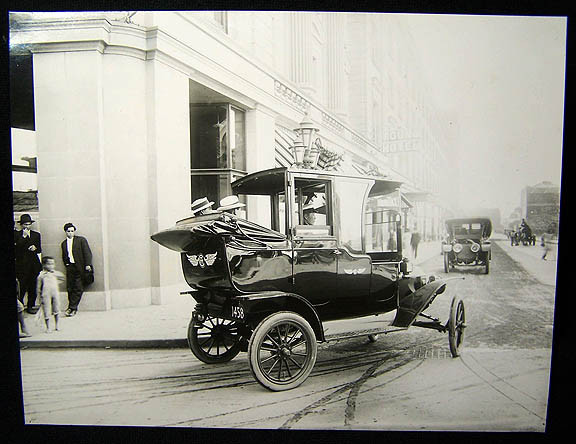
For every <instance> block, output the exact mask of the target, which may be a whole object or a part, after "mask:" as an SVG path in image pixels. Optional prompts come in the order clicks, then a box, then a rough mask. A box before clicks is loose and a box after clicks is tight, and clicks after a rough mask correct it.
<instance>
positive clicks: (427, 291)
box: [392, 279, 446, 327]
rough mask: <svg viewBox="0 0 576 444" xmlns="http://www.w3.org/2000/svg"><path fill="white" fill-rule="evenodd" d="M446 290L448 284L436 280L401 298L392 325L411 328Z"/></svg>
mask: <svg viewBox="0 0 576 444" xmlns="http://www.w3.org/2000/svg"><path fill="white" fill-rule="evenodd" d="M444 290H446V282H444V281H442V280H440V279H436V280H435V281H433V282H430V283H428V284H426V285H424V286H422V287H420V288H419V289H418V290H416V291H414V292H412V293H409V294H407V295H404V296H401V298H400V302H399V307H398V310H397V311H396V317H395V318H394V322H392V325H393V326H394V327H410V325H412V323H413V322H414V321H415V320H416V317H417V316H418V315H419V314H420V313H422V310H424V309H425V308H426V307H427V306H428V305H429V304H430V303H432V301H433V300H434V298H435V297H436V295H438V294H441V293H443V292H444Z"/></svg>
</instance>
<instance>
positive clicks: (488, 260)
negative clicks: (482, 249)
mask: <svg viewBox="0 0 576 444" xmlns="http://www.w3.org/2000/svg"><path fill="white" fill-rule="evenodd" d="M484 261H485V262H486V264H485V265H484V274H488V273H490V253H486V257H485V258H484Z"/></svg>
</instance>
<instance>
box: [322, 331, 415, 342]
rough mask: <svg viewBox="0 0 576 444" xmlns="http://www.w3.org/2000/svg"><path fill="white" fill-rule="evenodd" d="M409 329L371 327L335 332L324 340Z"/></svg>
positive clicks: (329, 340)
mask: <svg viewBox="0 0 576 444" xmlns="http://www.w3.org/2000/svg"><path fill="white" fill-rule="evenodd" d="M404 330H407V327H405V328H384V329H383V328H370V329H367V330H357V331H351V332H344V333H334V334H331V335H325V336H324V342H333V341H340V340H342V339H352V338H357V337H359V336H368V335H385V334H388V333H392V332H395V331H404Z"/></svg>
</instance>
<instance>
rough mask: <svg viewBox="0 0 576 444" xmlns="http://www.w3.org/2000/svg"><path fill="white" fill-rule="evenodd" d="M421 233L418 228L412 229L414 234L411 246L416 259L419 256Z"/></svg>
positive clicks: (411, 238)
mask: <svg viewBox="0 0 576 444" xmlns="http://www.w3.org/2000/svg"><path fill="white" fill-rule="evenodd" d="M420 239H421V236H420V233H419V232H418V230H417V228H416V227H414V231H412V236H411V237H410V246H411V247H412V254H413V255H414V259H416V258H417V257H418V245H419V244H420Z"/></svg>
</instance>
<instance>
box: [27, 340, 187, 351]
mask: <svg viewBox="0 0 576 444" xmlns="http://www.w3.org/2000/svg"><path fill="white" fill-rule="evenodd" d="M27 348H106V349H109V348H123V349H125V348H188V341H187V340H186V339H112V340H106V339H102V340H98V339H96V340H63V341H34V340H27V341H20V349H21V350H25V349H27Z"/></svg>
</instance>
